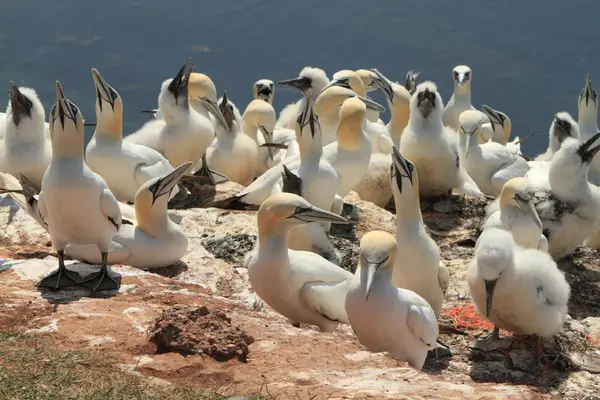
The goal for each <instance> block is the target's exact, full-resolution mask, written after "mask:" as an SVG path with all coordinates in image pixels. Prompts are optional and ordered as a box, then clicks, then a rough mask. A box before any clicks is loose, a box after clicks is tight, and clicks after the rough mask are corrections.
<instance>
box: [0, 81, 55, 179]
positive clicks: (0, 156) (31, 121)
mask: <svg viewBox="0 0 600 400" xmlns="http://www.w3.org/2000/svg"><path fill="white" fill-rule="evenodd" d="M10 84H11V86H12V92H11V91H9V92H8V94H9V97H10V101H9V103H8V107H7V108H6V119H5V125H4V126H5V133H4V139H3V140H2V141H1V142H0V171H2V172H6V173H9V174H11V175H14V176H17V175H18V174H19V173H22V174H25V175H27V176H28V177H29V179H31V181H32V182H33V183H34V184H35V185H36V186H37V187H38V188H39V187H40V186H41V185H42V178H43V177H44V172H46V168H48V165H49V164H50V160H51V159H52V145H51V143H50V140H48V138H47V136H46V127H45V124H44V119H45V111H44V106H43V105H42V102H41V101H40V99H39V98H38V96H37V93H36V92H35V90H33V89H30V88H26V87H21V88H19V87H18V86H17V85H15V83H14V82H11V83H10Z"/></svg>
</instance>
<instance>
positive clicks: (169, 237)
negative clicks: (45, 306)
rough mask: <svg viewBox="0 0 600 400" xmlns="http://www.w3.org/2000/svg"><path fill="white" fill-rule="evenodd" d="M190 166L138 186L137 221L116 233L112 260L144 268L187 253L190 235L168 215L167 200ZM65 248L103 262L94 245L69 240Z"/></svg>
mask: <svg viewBox="0 0 600 400" xmlns="http://www.w3.org/2000/svg"><path fill="white" fill-rule="evenodd" d="M191 166H192V163H191V162H187V163H185V164H183V165H180V166H178V167H177V168H175V169H173V170H172V171H171V172H168V173H167V174H165V175H163V176H160V177H157V178H152V179H150V180H149V181H147V182H145V183H144V184H143V185H142V186H141V187H140V188H139V190H138V191H137V193H136V194H135V214H136V220H135V223H133V224H128V225H125V224H124V225H123V226H121V229H119V232H117V234H116V235H115V236H114V237H113V239H112V244H111V246H110V252H109V253H108V263H109V264H123V265H131V266H133V267H136V268H144V269H152V268H162V267H168V266H170V265H172V264H174V263H175V262H177V261H178V260H179V259H181V257H183V256H184V255H185V252H186V251H187V247H188V239H187V236H186V235H185V232H183V229H181V227H180V226H179V225H177V224H176V223H175V222H173V221H171V219H170V218H169V216H168V214H167V203H168V200H169V196H170V194H171V191H172V190H173V188H175V187H176V186H177V182H178V181H179V179H180V178H181V177H182V176H183V175H184V174H185V173H187V172H188V171H189V169H190V167H191ZM66 252H67V254H68V255H70V256H71V257H73V258H75V259H78V260H81V261H84V262H89V263H100V262H102V257H100V255H99V254H98V249H97V248H96V246H94V245H89V244H69V245H68V246H67V247H66Z"/></svg>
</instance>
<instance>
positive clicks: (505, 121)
mask: <svg viewBox="0 0 600 400" xmlns="http://www.w3.org/2000/svg"><path fill="white" fill-rule="evenodd" d="M481 111H482V112H483V114H484V115H486V116H487V117H488V119H489V120H490V122H485V124H489V126H490V128H491V129H490V131H491V133H492V134H491V135H490V137H489V138H487V139H489V140H491V141H492V142H496V143H500V144H502V145H504V146H506V147H507V148H508V149H510V150H513V151H516V152H518V153H520V152H521V142H522V141H523V140H525V138H523V140H521V138H519V137H518V136H516V137H515V138H514V139H513V141H512V142H509V141H508V140H509V139H510V134H511V130H512V122H511V120H510V118H509V117H508V115H506V114H505V113H503V112H502V111H498V110H494V109H493V108H492V107H490V106H488V105H485V104H484V105H482V106H481ZM459 117H460V116H459ZM483 139H486V138H483ZM486 141H487V140H486Z"/></svg>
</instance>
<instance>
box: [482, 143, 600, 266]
mask: <svg viewBox="0 0 600 400" xmlns="http://www.w3.org/2000/svg"><path fill="white" fill-rule="evenodd" d="M598 138H600V133H597V134H596V135H594V136H593V137H592V138H591V139H589V140H587V141H585V142H583V143H581V142H579V141H578V140H577V139H573V138H567V139H565V140H564V142H563V143H562V146H561V147H560V149H559V150H558V151H557V152H556V154H555V155H554V157H553V158H552V161H550V163H549V167H548V168H547V171H548V173H547V175H546V176H543V174H538V176H531V174H529V173H528V174H527V175H526V178H528V179H529V180H530V181H531V183H532V184H533V186H534V188H535V200H534V203H535V209H536V211H537V213H538V215H539V217H540V220H541V221H542V225H543V227H544V230H543V234H544V236H546V238H547V239H548V252H549V253H550V255H552V257H554V258H555V259H559V258H562V257H564V256H567V255H569V254H570V253H571V252H572V251H573V250H575V248H577V246H579V245H581V244H582V243H583V242H584V240H585V239H586V238H587V237H588V236H589V235H590V234H591V233H593V231H594V225H595V224H596V222H597V220H598V218H599V217H600V189H599V188H598V187H597V186H595V185H593V184H591V183H590V182H589V180H588V170H589V166H590V163H591V162H592V159H593V158H594V156H595V155H596V154H597V153H598V151H600V143H595V142H596V141H598ZM493 205H494V204H492V206H493ZM492 206H490V207H492ZM495 209H497V205H496V207H495ZM495 209H490V211H491V212H493V211H495Z"/></svg>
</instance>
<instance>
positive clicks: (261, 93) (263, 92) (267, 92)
mask: <svg viewBox="0 0 600 400" xmlns="http://www.w3.org/2000/svg"><path fill="white" fill-rule="evenodd" d="M257 93H258V97H260V98H261V99H263V100H264V101H266V102H268V101H269V100H270V99H271V96H272V95H273V90H271V88H270V87H269V85H261V86H260V87H259V88H258V90H257Z"/></svg>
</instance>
